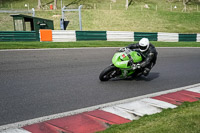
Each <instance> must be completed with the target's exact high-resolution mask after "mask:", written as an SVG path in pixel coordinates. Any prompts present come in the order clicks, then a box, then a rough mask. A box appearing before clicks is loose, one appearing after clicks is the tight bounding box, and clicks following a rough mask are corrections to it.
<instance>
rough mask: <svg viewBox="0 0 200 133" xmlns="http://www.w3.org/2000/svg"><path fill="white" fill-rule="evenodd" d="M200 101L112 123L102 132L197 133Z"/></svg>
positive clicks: (198, 129) (199, 126)
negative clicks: (135, 118)
mask: <svg viewBox="0 0 200 133" xmlns="http://www.w3.org/2000/svg"><path fill="white" fill-rule="evenodd" d="M199 109H200V101H197V102H194V103H188V102H186V103H184V104H182V105H181V106H179V107H178V108H176V109H167V110H164V111H162V112H161V113H158V114H154V115H150V116H144V117H142V118H141V119H139V120H137V121H132V122H130V123H126V124H122V125H112V126H111V127H110V128H108V129H107V130H105V131H103V132H102V133H199V132H200V112H199Z"/></svg>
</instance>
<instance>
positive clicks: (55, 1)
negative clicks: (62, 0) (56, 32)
mask: <svg viewBox="0 0 200 133" xmlns="http://www.w3.org/2000/svg"><path fill="white" fill-rule="evenodd" d="M53 9H54V10H56V9H57V0H54V8H53Z"/></svg>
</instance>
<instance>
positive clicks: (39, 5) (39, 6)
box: [38, 0, 41, 9]
mask: <svg viewBox="0 0 200 133" xmlns="http://www.w3.org/2000/svg"><path fill="white" fill-rule="evenodd" d="M40 8H41V0H38V9H40Z"/></svg>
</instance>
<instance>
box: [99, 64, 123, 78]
mask: <svg viewBox="0 0 200 133" xmlns="http://www.w3.org/2000/svg"><path fill="white" fill-rule="evenodd" d="M118 75H120V70H119V68H117V67H115V66H108V67H107V68H105V69H104V70H103V71H102V72H101V73H100V75H99V79H100V80H101V81H108V80H109V79H111V78H114V77H116V76H118Z"/></svg>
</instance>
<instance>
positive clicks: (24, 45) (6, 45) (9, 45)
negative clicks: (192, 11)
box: [0, 41, 200, 49]
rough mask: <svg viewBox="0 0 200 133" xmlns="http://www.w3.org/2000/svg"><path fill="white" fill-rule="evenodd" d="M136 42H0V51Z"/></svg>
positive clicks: (158, 44)
mask: <svg viewBox="0 0 200 133" xmlns="http://www.w3.org/2000/svg"><path fill="white" fill-rule="evenodd" d="M131 43H134V42H108V41H78V42H0V49H37V48H79V47H125V46H127V45H129V44H131ZM151 43H152V44H154V45H155V46H156V47H200V42H151Z"/></svg>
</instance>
